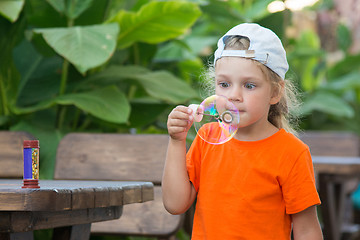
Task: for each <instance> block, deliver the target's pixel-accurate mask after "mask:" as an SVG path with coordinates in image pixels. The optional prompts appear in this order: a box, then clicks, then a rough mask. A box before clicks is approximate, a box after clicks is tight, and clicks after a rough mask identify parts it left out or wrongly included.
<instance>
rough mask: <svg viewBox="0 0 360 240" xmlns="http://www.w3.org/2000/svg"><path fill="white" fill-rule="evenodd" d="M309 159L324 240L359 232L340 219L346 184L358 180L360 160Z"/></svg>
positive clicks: (324, 157)
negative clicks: (317, 198)
mask: <svg viewBox="0 0 360 240" xmlns="http://www.w3.org/2000/svg"><path fill="white" fill-rule="evenodd" d="M312 159H313V164H314V169H315V173H316V175H317V184H318V187H319V188H318V189H319V195H320V198H321V201H322V204H321V215H322V220H323V231H324V237H325V239H327V240H340V239H341V233H342V232H343V231H344V230H345V231H346V232H359V231H360V228H359V226H358V225H346V224H344V222H343V219H344V214H345V210H346V206H348V205H349V202H347V200H348V199H347V197H348V196H347V195H348V191H347V183H348V182H349V181H350V180H352V179H353V180H356V179H357V180H358V179H359V178H360V157H329V156H312ZM356 183H357V181H356ZM343 228H348V229H343Z"/></svg>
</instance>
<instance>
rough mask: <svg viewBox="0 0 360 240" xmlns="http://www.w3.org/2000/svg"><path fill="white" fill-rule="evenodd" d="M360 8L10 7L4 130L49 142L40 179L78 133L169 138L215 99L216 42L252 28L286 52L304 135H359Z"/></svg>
mask: <svg viewBox="0 0 360 240" xmlns="http://www.w3.org/2000/svg"><path fill="white" fill-rule="evenodd" d="M359 12H360V0H283V1H273V0H223V1H215V0H188V1H185V0H184V1H145V0H101V1H99V0H82V1H80V0H61V1H59V0H46V1H45V0H31V1H25V0H13V1H4V0H1V1H0V130H11V131H27V132H30V133H31V134H33V135H34V136H35V137H37V138H38V139H39V140H40V143H46V144H42V145H41V155H40V156H41V160H40V162H41V164H40V178H42V179H51V178H52V177H53V170H54V161H55V155H56V149H57V146H58V143H59V141H60V140H61V139H62V137H63V136H64V135H65V134H67V133H69V132H110V133H112V132H116V133H134V134H136V133H166V132H167V130H166V120H167V115H168V114H169V112H170V111H171V109H172V108H173V107H174V106H176V105H179V104H183V105H188V104H190V103H196V102H197V103H199V102H201V100H202V99H204V98H205V97H206V93H205V91H204V90H203V88H202V81H201V79H202V74H203V73H204V72H205V70H206V67H207V65H208V64H209V63H211V62H212V60H213V52H214V50H215V49H216V43H217V40H218V39H219V37H221V36H222V35H223V34H224V33H225V32H226V31H227V30H229V29H230V28H231V27H233V26H235V25H237V24H240V23H243V22H255V23H259V24H260V25H262V26H264V27H268V28H270V29H271V30H273V31H274V32H275V33H276V34H277V35H278V36H279V37H280V39H281V40H282V42H283V44H284V46H285V49H286V51H287V57H288V62H289V65H290V69H289V71H288V73H287V75H286V78H287V79H290V80H292V81H294V82H295V85H296V86H297V88H298V89H299V98H300V99H301V101H302V102H303V104H302V105H301V106H300V108H299V109H298V110H297V111H296V115H297V116H299V119H300V120H299V125H300V129H302V130H304V131H306V130H319V131H328V130H336V131H346V132H352V133H355V134H357V135H360V124H359V122H360V121H359V120H360V15H359V14H358V13H359ZM193 136H194V135H191V134H190V135H189V141H191V139H192V138H193ZM39 235H41V234H40V233H39V234H38V237H37V238H38V239H41V237H40V236H39ZM182 235H184V236H182ZM185 235H186V234H185V233H182V232H180V233H179V236H178V237H179V238H180V239H188V237H187V236H185ZM94 239H95V238H94ZM109 239H110V238H109ZM117 239H119V238H117ZM128 239H137V238H128ZM139 239H140V238H139ZM141 239H142V238H141Z"/></svg>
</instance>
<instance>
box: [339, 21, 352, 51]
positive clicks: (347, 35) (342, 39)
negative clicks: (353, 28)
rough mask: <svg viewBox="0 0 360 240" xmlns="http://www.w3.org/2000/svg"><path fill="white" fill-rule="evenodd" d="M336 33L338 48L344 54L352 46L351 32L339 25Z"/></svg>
mask: <svg viewBox="0 0 360 240" xmlns="http://www.w3.org/2000/svg"><path fill="white" fill-rule="evenodd" d="M336 32H337V41H338V44H339V47H340V48H341V49H342V50H343V51H345V52H346V51H347V50H348V49H349V47H350V46H351V44H352V37H351V32H350V30H349V29H348V28H347V27H346V26H345V25H344V24H339V25H338V27H337V29H336Z"/></svg>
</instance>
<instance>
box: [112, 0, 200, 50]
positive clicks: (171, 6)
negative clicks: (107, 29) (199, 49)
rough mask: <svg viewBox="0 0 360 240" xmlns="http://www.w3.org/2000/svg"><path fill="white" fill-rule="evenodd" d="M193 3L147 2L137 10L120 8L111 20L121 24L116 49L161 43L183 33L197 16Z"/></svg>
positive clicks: (198, 14) (195, 6)
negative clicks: (139, 44)
mask: <svg viewBox="0 0 360 240" xmlns="http://www.w3.org/2000/svg"><path fill="white" fill-rule="evenodd" d="M200 13H201V12H200V9H199V8H198V7H197V5H196V4H192V3H185V4H184V2H181V1H169V2H150V3H149V4H146V5H143V7H141V8H140V10H139V11H137V12H128V11H124V10H122V11H119V13H118V14H117V15H116V16H115V17H114V18H113V19H111V20H110V21H111V22H117V23H118V24H119V26H121V32H120V34H119V37H118V48H120V49H122V48H126V47H129V46H130V45H132V44H133V43H134V42H145V43H151V44H155V43H160V42H164V41H167V40H169V39H172V38H175V37H177V36H179V35H182V34H184V33H185V32H186V30H187V29H188V28H189V27H190V26H191V25H193V24H194V22H195V20H196V19H197V18H198V17H199V16H200Z"/></svg>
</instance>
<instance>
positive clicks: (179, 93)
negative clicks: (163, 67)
mask: <svg viewBox="0 0 360 240" xmlns="http://www.w3.org/2000/svg"><path fill="white" fill-rule="evenodd" d="M136 80H137V81H138V82H139V83H140V84H141V85H142V86H143V87H144V89H145V91H146V92H147V93H148V94H149V95H150V96H152V97H156V98H158V99H161V100H164V101H167V102H171V103H181V102H184V101H186V100H189V99H191V98H196V97H198V94H197V92H196V91H195V90H194V89H193V88H191V87H190V86H189V85H188V84H187V83H185V82H184V81H182V80H181V79H179V78H177V77H175V76H174V75H172V74H171V73H169V72H166V71H157V72H149V73H146V74H143V75H141V76H137V78H136Z"/></svg>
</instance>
